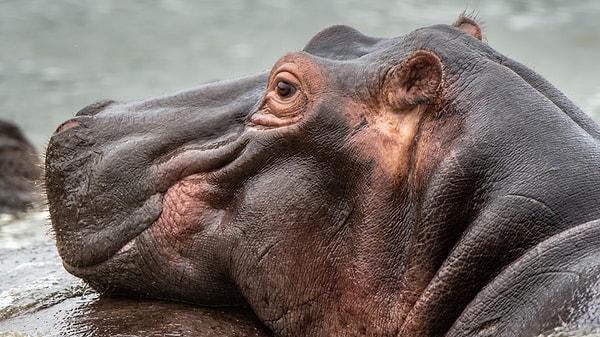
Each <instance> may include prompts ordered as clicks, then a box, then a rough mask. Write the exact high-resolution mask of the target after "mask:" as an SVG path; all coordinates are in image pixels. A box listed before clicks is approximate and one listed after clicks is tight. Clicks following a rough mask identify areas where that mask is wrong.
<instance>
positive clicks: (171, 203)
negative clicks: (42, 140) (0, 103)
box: [46, 17, 600, 336]
mask: <svg viewBox="0 0 600 337" xmlns="http://www.w3.org/2000/svg"><path fill="white" fill-rule="evenodd" d="M599 136H600V129H599V128H598V126H596V124H594V123H593V122H592V121H591V120H590V119H589V118H588V117H587V116H586V115H585V114H584V113H583V112H581V111H580V110H579V109H578V108H577V107H576V106H574V105H573V104H572V103H571V102H570V101H569V100H568V99H567V98H566V97H564V96H563V95H562V94H561V93H560V92H559V91H558V90H556V89H555V88H554V87H553V86H552V85H551V84H549V83H548V82H547V81H545V80H544V79H543V78H541V77H540V76H539V75H537V74H536V73H534V72H533V71H531V70H529V69H528V68H526V67H524V66H523V65H521V64H519V63H517V62H515V61H513V60H510V59H508V58H506V57H505V56H503V55H502V54H500V53H498V52H496V51H495V50H493V49H492V48H490V47H489V46H488V45H486V44H485V43H482V41H481V31H480V29H479V27H478V26H477V24H476V23H475V22H473V21H472V20H470V19H468V18H463V17H461V18H459V20H458V21H457V23H456V24H455V25H453V26H450V25H436V26H432V27H427V28H422V29H418V30H416V31H413V32H411V33H409V34H407V35H404V36H400V37H397V38H392V39H379V38H371V37H367V36H364V35H362V34H361V33H359V32H357V31H355V30H353V29H352V28H349V27H343V26H335V27H332V28H329V29H326V30H324V31H322V32H321V33H319V34H318V35H317V36H315V37H314V38H313V39H312V40H311V41H310V42H309V43H308V45H307V46H306V47H305V49H304V51H302V52H297V53H292V54H288V55H286V56H284V57H282V58H281V59H280V60H279V61H278V62H277V63H276V64H275V66H274V67H273V69H272V70H271V71H270V72H262V73H258V74H256V75H252V76H248V77H244V78H239V79H235V80H231V81H226V82H218V83H212V84H208V85H204V86H201V87H198V88H194V89H190V90H187V91H182V92H178V93H175V94H172V95H167V96H163V97H158V98H153V99H150V100H146V101H139V102H133V103H117V102H112V101H103V102H99V103H96V104H93V105H91V106H88V107H86V108H84V109H83V110H81V111H80V112H79V113H78V114H77V116H76V117H75V118H74V119H72V120H70V121H67V122H65V123H64V124H63V125H62V126H60V127H59V128H58V130H57V133H56V134H55V135H54V136H53V137H52V139H51V141H50V143H49V145H48V151H47V159H46V169H47V177H46V184H47V194H48V198H49V202H50V214H51V219H52V223H53V228H54V231H55V232H56V238H57V247H58V250H59V253H60V255H61V257H62V259H63V262H64V266H65V268H66V269H67V270H68V271H69V272H71V273H73V274H74V275H77V276H79V277H81V278H83V279H84V280H86V281H87V282H88V283H89V284H90V285H91V286H92V287H94V288H95V289H97V290H98V291H100V292H102V293H107V294H125V295H131V296H144V297H153V298H161V299H170V300H176V301H185V302H190V303H196V304H200V305H244V306H249V307H250V308H252V310H253V311H254V312H255V313H256V314H257V316H258V317H259V319H260V320H261V321H262V322H264V323H265V325H266V326H267V327H268V328H269V329H270V330H272V331H273V332H274V333H275V334H276V335H278V336H359V335H367V336H536V335H537V334H539V333H542V332H545V331H549V330H552V329H553V328H555V327H560V326H562V327H580V328H584V329H586V328H593V327H594V326H598V325H600V322H599V318H598V317H600V315H599V314H600V312H599V308H600V303H599V302H600V295H599V292H600V281H599V280H600V278H599V277H600V267H599V264H598V261H600V247H599V246H600V244H599V239H598V238H600V222H599V220H597V219H599V218H600V207H599V205H600V169H599V168H600V146H599V143H598V138H599Z"/></svg>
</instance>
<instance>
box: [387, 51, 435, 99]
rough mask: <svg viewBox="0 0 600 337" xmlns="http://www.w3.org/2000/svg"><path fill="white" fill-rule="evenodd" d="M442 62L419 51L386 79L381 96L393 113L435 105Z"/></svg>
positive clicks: (431, 54) (393, 69)
mask: <svg viewBox="0 0 600 337" xmlns="http://www.w3.org/2000/svg"><path fill="white" fill-rule="evenodd" d="M442 73H443V70H442V62H441V61H440V59H439V58H438V57H437V55H435V54H434V53H431V52H428V51H424V50H419V51H417V52H415V53H414V54H412V55H411V56H410V57H408V58H407V59H405V60H404V61H403V62H402V63H400V64H399V65H397V66H395V67H394V68H392V69H391V71H390V72H389V73H388V74H387V75H386V79H385V82H384V86H383V92H384V96H385V99H386V101H387V103H388V104H389V105H390V106H391V107H392V108H394V109H395V110H406V109H410V108H412V107H414V106H416V105H420V104H426V105H432V104H436V103H438V102H439V96H440V91H441V83H442Z"/></svg>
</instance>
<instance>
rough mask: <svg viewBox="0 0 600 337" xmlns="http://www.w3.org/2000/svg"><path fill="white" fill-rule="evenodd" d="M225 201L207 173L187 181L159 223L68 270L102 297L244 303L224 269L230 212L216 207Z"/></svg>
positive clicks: (167, 201) (174, 190)
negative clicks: (92, 260) (112, 252)
mask: <svg viewBox="0 0 600 337" xmlns="http://www.w3.org/2000/svg"><path fill="white" fill-rule="evenodd" d="M224 199H225V197H224V196H223V193H218V192H216V190H215V189H214V187H213V186H211V185H210V184H209V183H207V182H206V179H205V176H204V175H203V174H196V175H192V176H189V177H186V178H184V179H182V180H181V181H179V182H177V183H176V184H174V185H173V186H172V187H170V188H169V189H168V190H167V192H166V193H165V194H164V196H163V199H162V201H163V202H162V212H161V214H160V216H159V217H158V218H157V219H156V221H155V222H154V223H152V224H151V225H150V226H149V227H148V228H147V229H145V230H144V231H142V232H141V233H140V234H139V235H137V236H136V237H135V238H134V239H132V240H131V241H129V242H128V243H127V244H125V245H124V246H123V247H122V248H121V249H120V250H119V251H118V252H117V253H116V254H115V255H114V256H112V257H111V258H110V259H108V260H106V261H104V262H102V263H100V264H97V265H93V266H86V267H85V268H78V267H74V266H70V265H68V264H65V267H66V268H67V270H69V271H70V272H71V273H73V274H75V275H78V276H80V277H82V278H84V279H85V280H86V281H87V282H88V283H89V284H90V285H92V287H94V288H95V289H96V290H98V291H100V292H102V293H110V294H117V295H118V294H126V295H138V296H145V297H154V298H163V299H173V300H180V301H186V302H194V303H200V304H205V305H224V304H231V305H233V304H242V303H243V300H242V297H241V295H239V291H238V290H237V288H236V287H235V286H234V285H233V284H232V283H231V281H230V280H229V279H230V278H229V273H228V271H227V269H226V267H227V261H228V259H227V256H226V254H227V253H228V252H229V251H230V247H229V246H230V243H229V242H230V240H229V239H228V236H227V233H226V232H227V231H226V230H224V228H223V226H222V221H223V219H224V217H225V216H226V214H227V213H226V212H225V211H224V210H223V209H220V207H219V205H217V204H215V203H217V202H218V201H219V200H224ZM208 200H210V201H208Z"/></svg>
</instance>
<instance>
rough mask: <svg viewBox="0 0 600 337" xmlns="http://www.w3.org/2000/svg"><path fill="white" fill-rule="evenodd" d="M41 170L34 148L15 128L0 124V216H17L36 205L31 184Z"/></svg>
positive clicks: (14, 126)
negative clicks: (12, 214)
mask: <svg viewBox="0 0 600 337" xmlns="http://www.w3.org/2000/svg"><path fill="white" fill-rule="evenodd" d="M41 172H42V168H41V166H40V159H39V157H38V155H37V153H36V151H35V149H34V147H33V146H32V145H31V143H29V141H28V140H27V139H26V138H25V136H24V135H23V133H22V132H21V130H19V128H18V127H17V126H16V125H14V124H12V123H9V122H6V121H0V213H19V212H23V211H26V210H27V209H29V208H31V207H32V205H33V203H34V202H35V201H37V199H36V198H37V197H36V195H35V194H34V192H35V191H36V185H35V181H36V180H37V179H39V178H40V174H41Z"/></svg>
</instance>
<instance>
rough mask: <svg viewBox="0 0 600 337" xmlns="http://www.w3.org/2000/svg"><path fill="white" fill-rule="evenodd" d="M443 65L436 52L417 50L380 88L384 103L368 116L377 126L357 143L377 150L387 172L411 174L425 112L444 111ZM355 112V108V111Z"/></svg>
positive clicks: (434, 113) (403, 174) (389, 174)
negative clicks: (442, 103) (412, 153)
mask: <svg viewBox="0 0 600 337" xmlns="http://www.w3.org/2000/svg"><path fill="white" fill-rule="evenodd" d="M442 78H443V66H442V63H441V61H440V59H439V58H438V57H437V56H436V55H435V54H433V53H431V52H427V51H422V50H421V51H417V52H415V53H414V54H412V55H411V56H410V57H408V58H406V59H405V60H403V62H402V63H400V64H399V65H396V66H394V67H393V68H391V69H390V70H389V71H388V72H387V74H386V77H385V79H384V82H383V85H382V90H381V96H380V101H381V106H380V107H379V108H377V109H375V108H373V107H371V108H370V109H364V110H367V111H368V110H371V111H378V113H377V114H375V115H373V116H369V117H367V121H368V123H369V125H373V126H374V127H371V128H369V130H368V131H366V132H363V133H362V135H361V136H360V139H359V140H358V143H362V144H370V148H371V149H376V151H377V152H376V155H375V157H376V158H377V159H376V162H377V163H379V166H380V167H381V168H382V169H383V172H385V175H387V176H389V177H394V184H395V185H397V184H398V183H399V180H398V179H399V178H400V177H403V176H404V177H405V176H407V175H408V171H409V169H410V160H411V152H412V146H413V143H414V140H415V136H416V135H417V132H418V130H419V125H420V121H421V120H422V118H423V116H424V115H428V114H433V115H437V113H438V111H440V110H441V95H442ZM354 111H356V110H354Z"/></svg>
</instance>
